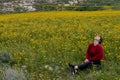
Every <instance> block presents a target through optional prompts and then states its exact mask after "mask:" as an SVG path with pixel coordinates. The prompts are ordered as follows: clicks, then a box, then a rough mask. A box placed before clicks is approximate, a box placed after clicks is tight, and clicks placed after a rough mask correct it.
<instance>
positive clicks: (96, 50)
mask: <svg viewBox="0 0 120 80" xmlns="http://www.w3.org/2000/svg"><path fill="white" fill-rule="evenodd" d="M86 59H88V60H89V61H97V60H104V52H103V47H102V45H101V44H98V45H96V46H94V44H93V43H91V44H90V45H89V46H88V49H87V52H86Z"/></svg>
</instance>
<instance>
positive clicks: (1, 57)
mask: <svg viewBox="0 0 120 80" xmlns="http://www.w3.org/2000/svg"><path fill="white" fill-rule="evenodd" d="M10 60H11V59H10V55H9V53H8V52H4V53H2V55H0V61H1V62H3V63H8V62H9V61H10Z"/></svg>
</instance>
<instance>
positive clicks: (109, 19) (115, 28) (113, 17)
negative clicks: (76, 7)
mask: <svg viewBox="0 0 120 80" xmlns="http://www.w3.org/2000/svg"><path fill="white" fill-rule="evenodd" d="M119 14H120V11H96V12H33V13H21V14H8V15H1V16H0V52H1V53H3V52H4V51H7V52H9V53H10V55H11V57H12V59H13V60H14V61H15V62H16V64H15V65H14V67H20V66H22V65H26V66H27V69H26V73H29V74H30V77H29V80H39V79H40V80H120V77H119V75H120V68H119V66H120V62H119V61H120V54H119V51H120V45H119V43H120V15H119ZM96 35H101V36H102V37H103V47H104V54H105V61H104V62H103V63H102V68H101V69H100V70H96V69H95V67H93V68H92V69H87V70H84V71H79V73H78V74H77V75H74V76H72V75H71V74H70V72H69V69H68V63H69V62H70V63H73V64H75V65H78V64H81V63H82V62H83V61H84V58H85V53H86V49H87V46H88V44H89V43H90V42H92V41H93V38H94V36H96Z"/></svg>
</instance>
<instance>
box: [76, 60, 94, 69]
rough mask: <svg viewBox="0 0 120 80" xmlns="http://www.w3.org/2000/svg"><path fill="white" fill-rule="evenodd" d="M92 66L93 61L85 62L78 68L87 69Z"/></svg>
mask: <svg viewBox="0 0 120 80" xmlns="http://www.w3.org/2000/svg"><path fill="white" fill-rule="evenodd" d="M90 66H92V63H91V62H84V63H83V64H80V65H78V69H80V70H83V69H86V68H88V67H90Z"/></svg>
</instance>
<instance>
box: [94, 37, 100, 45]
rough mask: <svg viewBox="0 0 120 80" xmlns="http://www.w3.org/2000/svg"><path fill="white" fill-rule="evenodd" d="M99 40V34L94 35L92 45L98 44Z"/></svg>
mask: <svg viewBox="0 0 120 80" xmlns="http://www.w3.org/2000/svg"><path fill="white" fill-rule="evenodd" d="M99 41H100V37H99V36H96V37H95V38H94V46H96V45H97V44H99Z"/></svg>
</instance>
